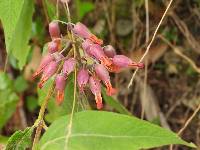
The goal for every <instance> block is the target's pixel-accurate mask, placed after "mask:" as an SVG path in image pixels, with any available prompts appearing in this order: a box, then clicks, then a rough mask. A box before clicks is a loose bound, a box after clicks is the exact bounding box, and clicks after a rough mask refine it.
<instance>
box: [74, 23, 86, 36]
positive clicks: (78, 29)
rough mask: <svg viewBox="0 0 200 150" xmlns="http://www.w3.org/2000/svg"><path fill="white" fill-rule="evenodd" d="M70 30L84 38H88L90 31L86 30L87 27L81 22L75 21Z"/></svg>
mask: <svg viewBox="0 0 200 150" xmlns="http://www.w3.org/2000/svg"><path fill="white" fill-rule="evenodd" d="M72 31H73V32H74V33H75V34H77V35H78V36H80V37H82V38H85V39H89V38H90V31H89V30H88V28H87V27H86V26H85V25H84V24H82V23H80V22H77V23H76V25H75V26H74V28H73V29H72Z"/></svg>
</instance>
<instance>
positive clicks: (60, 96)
mask: <svg viewBox="0 0 200 150" xmlns="http://www.w3.org/2000/svg"><path fill="white" fill-rule="evenodd" d="M55 82H56V87H55V89H56V90H57V95H56V102H57V104H58V105H60V104H61V103H62V102H63V100H64V93H65V92H64V90H65V86H66V78H65V76H64V75H62V74H59V75H57V76H56V80H55Z"/></svg>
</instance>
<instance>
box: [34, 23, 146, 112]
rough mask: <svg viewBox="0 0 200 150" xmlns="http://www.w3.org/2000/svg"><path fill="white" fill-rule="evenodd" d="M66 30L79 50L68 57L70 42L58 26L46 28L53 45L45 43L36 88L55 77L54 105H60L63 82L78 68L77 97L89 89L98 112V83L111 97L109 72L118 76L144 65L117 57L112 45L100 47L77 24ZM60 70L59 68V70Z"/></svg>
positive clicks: (63, 87) (100, 42) (62, 98)
mask: <svg viewBox="0 0 200 150" xmlns="http://www.w3.org/2000/svg"><path fill="white" fill-rule="evenodd" d="M67 29H68V30H71V32H72V34H74V35H75V38H76V39H75V41H76V43H75V44H76V46H77V47H79V48H78V49H77V51H78V53H77V55H76V57H74V56H73V54H71V53H70V52H71V50H70V44H69V39H66V37H65V36H61V32H60V29H59V25H58V22H56V21H53V22H51V23H50V24H49V34H50V36H51V39H52V41H50V42H49V43H48V52H47V54H46V55H44V57H43V58H42V61H41V63H40V65H39V67H38V69H37V70H36V72H35V73H34V74H33V77H34V78H35V77H36V76H38V75H39V74H42V77H41V79H40V82H39V84H38V86H39V88H42V87H43V85H44V84H45V82H46V81H47V80H48V79H49V78H51V77H52V76H54V75H55V74H56V75H55V84H56V85H55V90H56V92H57V94H56V102H57V104H58V105H59V104H61V103H62V102H63V100H64V90H65V86H66V84H67V81H66V80H67V78H68V76H69V74H70V73H72V72H73V71H74V69H75V67H77V70H78V74H77V84H78V88H79V91H80V93H82V92H84V90H85V88H86V86H87V85H89V88H90V90H91V92H92V94H94V96H95V101H96V105H97V109H101V108H102V107H103V103H102V96H101V82H102V83H103V84H104V85H105V87H106V89H107V95H109V96H111V95H113V94H115V93H116V92H117V90H116V89H115V88H113V87H112V84H111V80H110V76H109V72H114V73H118V72H120V71H121V70H122V69H124V68H132V67H138V68H143V67H144V64H143V63H141V62H139V63H137V62H134V61H133V60H131V59H130V58H128V57H126V56H124V55H117V54H116V50H115V48H114V47H113V46H111V45H107V46H104V47H103V46H102V44H103V41H102V40H101V39H99V38H97V37H96V36H95V35H94V34H92V33H91V32H90V31H89V29H88V28H87V27H86V26H85V25H84V24H82V23H80V22H78V23H76V24H71V23H70V24H69V25H68V28H67ZM66 41H68V42H66ZM71 42H72V41H71ZM66 47H67V48H66ZM81 51H82V52H81ZM89 59H90V60H92V63H91V61H90V62H89V61H88V60H89ZM59 66H61V69H60V70H59V68H60V67H59Z"/></svg>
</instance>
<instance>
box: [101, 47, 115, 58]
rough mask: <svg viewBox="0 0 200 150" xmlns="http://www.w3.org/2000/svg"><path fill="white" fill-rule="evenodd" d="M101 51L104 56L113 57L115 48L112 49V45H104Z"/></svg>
mask: <svg viewBox="0 0 200 150" xmlns="http://www.w3.org/2000/svg"><path fill="white" fill-rule="evenodd" d="M103 51H104V53H105V54H106V56H108V57H109V58H113V57H114V56H115V55H116V50H115V49H114V47H113V46H112V45H107V46H105V47H104V48H103Z"/></svg>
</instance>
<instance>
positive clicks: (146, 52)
mask: <svg viewBox="0 0 200 150" xmlns="http://www.w3.org/2000/svg"><path fill="white" fill-rule="evenodd" d="M172 2H173V0H170V2H169V4H168V5H167V8H166V10H165V12H164V14H163V16H162V18H161V19H160V22H159V23H158V26H157V27H156V30H155V32H154V34H153V37H152V39H151V41H150V43H149V45H148V46H147V48H146V51H145V53H144V55H143V56H142V57H141V59H140V61H139V62H141V61H143V59H144V58H145V57H146V55H147V54H148V52H149V49H150V47H151V45H152V43H153V41H154V39H155V37H156V34H157V32H158V30H159V29H160V26H161V24H162V22H163V20H164V18H165V16H166V14H167V12H168V10H169V8H170V6H171V4H172ZM137 71H138V68H137V69H136V70H135V71H134V73H133V75H132V77H131V80H130V82H129V84H128V88H129V87H130V86H131V85H132V82H133V79H134V77H135V75H136V73H137Z"/></svg>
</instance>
